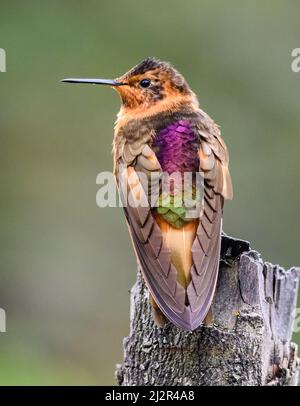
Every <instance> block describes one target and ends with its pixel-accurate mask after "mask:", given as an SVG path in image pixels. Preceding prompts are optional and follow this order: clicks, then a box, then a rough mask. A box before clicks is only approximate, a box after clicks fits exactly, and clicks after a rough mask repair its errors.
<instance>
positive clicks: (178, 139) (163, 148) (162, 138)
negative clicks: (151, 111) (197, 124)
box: [153, 120, 199, 174]
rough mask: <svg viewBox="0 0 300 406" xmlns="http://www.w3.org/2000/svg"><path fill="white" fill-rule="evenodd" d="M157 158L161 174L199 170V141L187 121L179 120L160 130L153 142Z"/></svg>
mask: <svg viewBox="0 0 300 406" xmlns="http://www.w3.org/2000/svg"><path fill="white" fill-rule="evenodd" d="M153 146H154V147H155V148H157V153H156V155H157V158H158V161H159V163H160V165H161V167H162V170H163V172H167V173H169V174H171V173H174V172H180V173H182V174H183V173H184V172H192V173H195V172H197V171H198V170H199V158H198V154H197V151H198V148H199V140H198V137H197V135H196V134H195V133H194V131H193V130H192V129H191V126H190V124H189V122H188V121H187V120H179V121H177V122H176V123H174V124H170V125H168V126H167V127H166V128H164V129H163V130H161V131H160V132H159V133H158V135H157V138H156V139H155V141H154V144H153Z"/></svg>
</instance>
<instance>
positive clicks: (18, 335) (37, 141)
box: [0, 0, 300, 385]
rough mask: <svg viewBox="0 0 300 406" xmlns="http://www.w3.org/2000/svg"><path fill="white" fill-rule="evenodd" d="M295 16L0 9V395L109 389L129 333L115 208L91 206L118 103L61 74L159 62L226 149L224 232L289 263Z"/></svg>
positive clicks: (257, 7)
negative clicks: (60, 388)
mask: <svg viewBox="0 0 300 406" xmlns="http://www.w3.org/2000/svg"><path fill="white" fill-rule="evenodd" d="M299 15H300V5H299V2H298V1H296V0H295V1H292V0H290V1H283V0H282V1H276V0H267V1H263V2H261V1H244V2H241V1H234V0H228V1H224V0H219V1H216V0H215V1H208V0H207V1H199V0H187V1H185V2H182V0H165V1H158V0H152V1H151V2H149V1H142V0H129V1H128V0H127V1H122V0H110V1H108V0H107V1H100V0H98V1H96V0H86V1H77V0H72V1H66V0H65V1H61V0H60V1H58V0H54V1H51V2H47V3H46V2H45V1H44V2H42V1H33V0H27V1H26V2H25V1H21V0H13V1H12V0H9V1H8V0H1V3H0V47H1V48H4V49H5V50H6V53H7V72H6V73H0V179H1V200H0V208H1V211H0V217H1V218H0V221H1V228H0V246H1V252H0V264H1V267H0V307H2V308H3V309H5V310H6V315H7V332H6V333H0V384H2V385H3V384H19V385H27V384H38V385H39V384H46V385H48V384H58V385H60V384H97V385H99V384H100V385H103V384H114V382H115V381H114V377H113V374H114V369H115V363H117V362H120V361H122V338H123V337H124V336H125V335H127V333H128V309H129V294H128V290H129V289H130V287H131V286H132V284H133V282H134V280H135V273H136V269H135V259H134V255H133V253H132V249H131V246H130V241H129V238H128V235H127V229H126V226H125V221H124V218H123V213H122V211H121V209H113V208H105V209H100V208H97V206H96V203H95V196H96V192H97V188H98V187H97V185H96V175H97V173H99V172H100V171H107V170H111V169H112V160H111V142H112V134H113V124H114V121H115V115H116V113H117V111H118V109H119V100H118V97H117V95H116V94H115V92H113V91H111V89H109V88H100V87H97V86H71V85H65V84H64V85H63V84H60V83H59V79H61V78H63V77H66V76H83V77H84V76H87V77H89V76H90V77H93V76H95V77H116V76H118V75H120V74H122V73H123V72H125V71H127V70H128V69H129V68H130V67H131V66H133V65H135V64H136V63H138V62H139V61H140V60H141V59H143V58H144V57H146V56H156V57H159V58H161V59H165V60H169V61H171V62H172V63H173V64H174V65H175V66H176V67H177V68H178V70H180V71H181V72H182V73H183V74H184V75H185V77H186V78H187V80H188V81H189V83H190V85H191V87H192V88H193V89H194V90H195V91H196V93H197V94H198V96H199V99H200V102H201V105H202V107H203V108H204V109H205V110H206V111H207V112H208V113H209V114H210V115H211V116H212V117H213V118H214V119H215V120H216V121H217V123H219V124H220V125H221V128H222V133H223V137H224V139H225V141H226V143H227V145H228V148H229V151H230V156H231V166H230V167H231V173H232V177H233V182H234V189H235V198H234V200H233V201H232V202H229V203H228V204H227V205H226V208H225V225H224V229H225V231H226V232H227V233H228V234H231V235H234V236H238V237H241V238H244V239H248V240H250V241H251V243H252V247H253V248H255V249H257V250H259V251H260V252H261V253H262V255H263V258H264V259H265V260H270V261H272V262H275V263H279V264H281V265H283V266H286V267H289V266H292V265H297V264H300V249H299V228H300V216H299V206H300V189H299V175H300V159H299V151H300V134H299V128H300V114H299V109H300V107H299V104H300V103H299V94H300V73H298V74H297V73H293V72H292V71H291V61H292V58H291V51H292V49H293V48H297V47H300V24H299ZM295 338H296V340H298V341H300V337H299V333H298V337H297V335H296V337H295Z"/></svg>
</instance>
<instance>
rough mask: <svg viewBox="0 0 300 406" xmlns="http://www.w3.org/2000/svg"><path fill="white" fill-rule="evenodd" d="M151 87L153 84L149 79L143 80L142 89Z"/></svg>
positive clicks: (141, 82)
mask: <svg viewBox="0 0 300 406" xmlns="http://www.w3.org/2000/svg"><path fill="white" fill-rule="evenodd" d="M150 85H151V82H150V80H149V79H143V80H141V81H140V86H141V87H144V88H146V87H149V86H150Z"/></svg>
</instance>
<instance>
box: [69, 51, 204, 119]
mask: <svg viewBox="0 0 300 406" xmlns="http://www.w3.org/2000/svg"><path fill="white" fill-rule="evenodd" d="M63 82H71V83H92V84H102V85H110V86H111V87H113V88H114V89H115V90H116V91H117V92H118V93H119V94H120V96H121V100H122V109H123V110H125V111H127V112H129V111H131V112H133V111H134V112H135V113H138V112H141V114H142V113H143V112H144V113H145V112H147V113H148V114H149V113H150V111H153V112H155V111H159V110H166V109H167V110H172V109H173V108H175V106H178V105H179V104H182V103H186V104H191V105H193V106H196V105H197V100H196V96H195V94H194V93H193V92H192V91H191V89H190V87H189V85H188V84H187V82H186V80H185V79H184V77H183V76H182V75H181V74H180V73H179V72H178V71H177V70H176V69H174V68H173V67H172V66H171V65H170V64H169V63H168V62H163V61H160V60H158V59H155V58H146V59H145V60H143V61H142V62H141V63H139V64H138V65H136V66H134V67H133V68H132V69H130V71H128V72H127V73H125V74H124V75H122V76H120V77H118V78H117V79H114V80H111V79H64V80H63Z"/></svg>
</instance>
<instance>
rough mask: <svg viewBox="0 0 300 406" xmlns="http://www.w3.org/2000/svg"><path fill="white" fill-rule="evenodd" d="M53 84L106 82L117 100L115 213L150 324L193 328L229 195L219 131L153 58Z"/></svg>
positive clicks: (212, 273)
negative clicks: (115, 72) (119, 210)
mask: <svg viewBox="0 0 300 406" xmlns="http://www.w3.org/2000/svg"><path fill="white" fill-rule="evenodd" d="M62 81H63V82H69V83H90V84H96V85H108V86H110V87H112V88H113V89H115V90H116V91H117V93H118V94H119V96H120V99H121V108H120V111H119V113H118V115H117V120H116V123H115V128H114V139H113V161H114V175H115V179H116V183H117V185H118V188H119V191H120V193H121V192H122V193H121V194H123V198H124V199H125V200H126V199H127V200H126V203H127V204H124V213H125V217H126V221H127V225H128V229H129V234H130V236H131V240H132V244H133V248H134V251H135V254H136V257H137V262H138V265H139V269H140V271H141V274H142V276H143V279H144V281H145V284H146V286H147V288H148V291H149V301H150V303H151V306H152V315H153V319H154V321H155V323H156V325H157V326H159V327H163V326H165V324H166V323H168V322H171V323H173V324H174V325H175V326H177V327H178V328H180V329H182V330H186V331H194V330H195V329H197V328H198V327H199V326H200V325H201V324H202V323H203V322H204V321H205V318H206V317H208V314H209V312H210V308H211V305H212V301H213V298H214V294H215V291H216V284H217V278H218V271H219V260H220V249H221V248H220V247H221V233H222V219H223V206H224V201H225V200H226V199H232V197H233V188H232V181H231V176H230V173H229V168H228V165H229V155H228V150H227V147H226V145H225V143H224V141H223V139H222V137H221V132H220V127H219V126H218V125H217V124H216V123H215V122H214V120H213V119H212V118H211V117H210V116H209V115H208V114H207V113H205V111H204V110H202V109H201V107H200V105H199V102H198V99H197V96H196V94H195V93H194V92H193V91H192V90H191V88H190V86H189V84H188V83H187V81H186V80H185V78H184V77H183V75H182V74H181V73H179V71H177V70H176V69H175V68H174V67H173V66H172V65H171V64H170V63H169V62H164V61H162V60H160V59H157V58H153V57H147V58H146V59H144V60H143V61H141V62H140V63H138V64H137V65H136V66H134V67H133V68H131V69H130V70H129V71H128V72H126V73H125V74H123V75H122V76H120V77H118V78H116V79H80V78H67V79H63V80H62ZM185 178H186V179H188V181H186V182H185V181H184V180H185ZM125 195H126V196H125ZM153 195H154V198H153ZM124 196H125V197H124ZM129 198H130V199H131V203H130V202H128V200H129ZM129 203H130V204H129Z"/></svg>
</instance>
